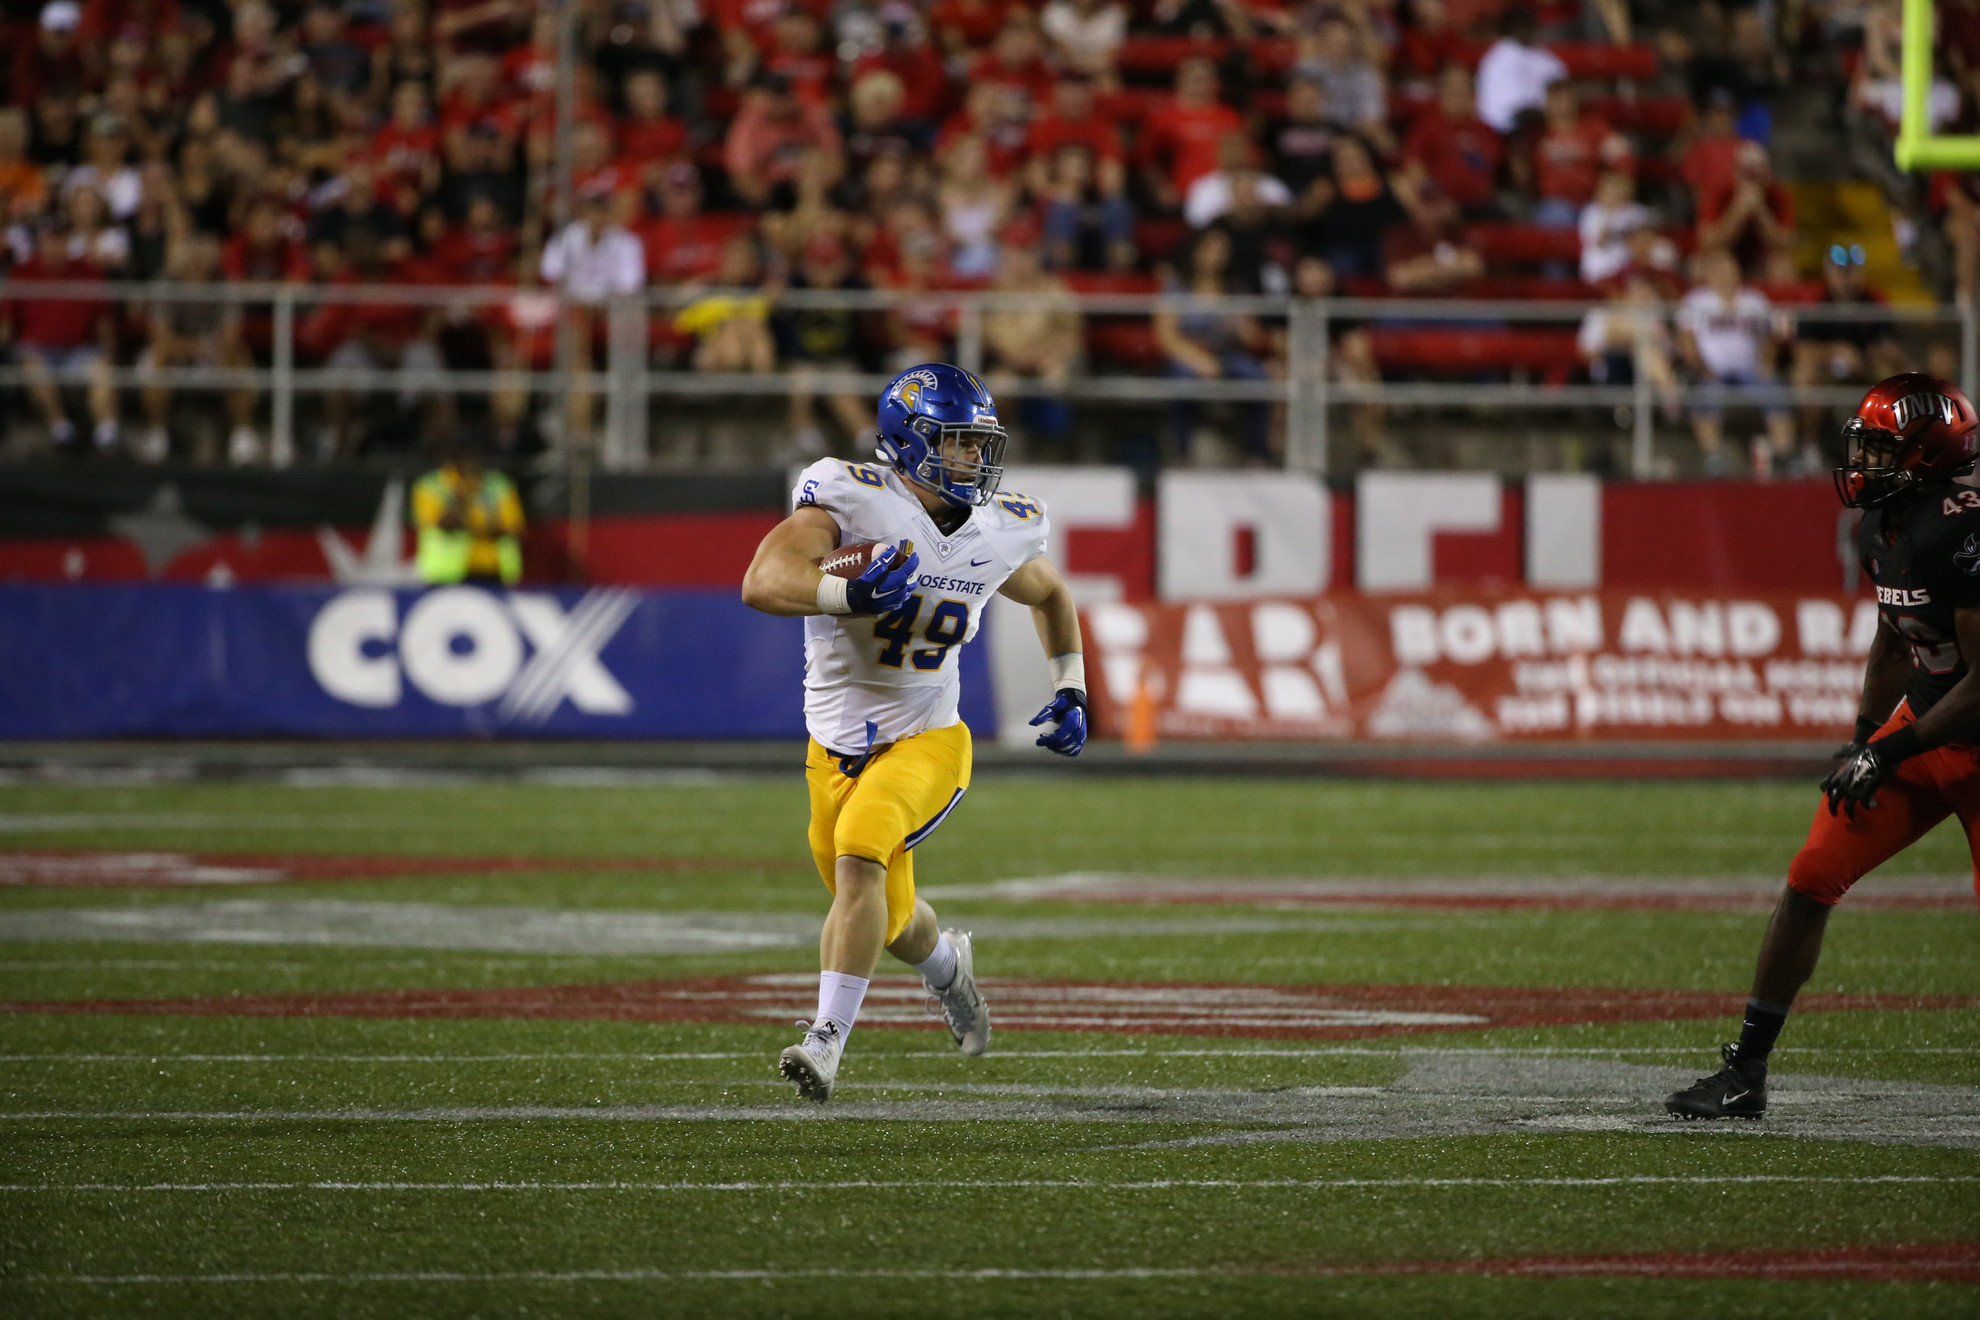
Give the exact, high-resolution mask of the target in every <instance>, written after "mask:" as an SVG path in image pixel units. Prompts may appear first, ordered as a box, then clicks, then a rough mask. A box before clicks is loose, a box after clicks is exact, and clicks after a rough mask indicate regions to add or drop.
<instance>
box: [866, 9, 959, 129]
mask: <svg viewBox="0 0 1980 1320" xmlns="http://www.w3.org/2000/svg"><path fill="white" fill-rule="evenodd" d="M881 71H884V72H887V73H891V74H892V75H894V77H896V78H899V79H900V80H901V92H902V100H901V117H902V118H903V119H905V120H907V121H908V122H909V123H910V124H911V125H913V127H914V129H915V131H916V132H918V133H921V134H924V135H925V134H927V133H929V132H932V131H933V130H934V127H935V125H936V124H937V123H939V122H941V118H942V109H943V102H944V101H945V100H946V99H947V98H948V95H949V72H948V70H947V69H946V68H944V67H943V65H942V56H941V53H940V52H939V51H937V50H936V48H935V43H934V42H932V41H930V40H929V39H928V29H927V27H926V25H924V24H923V23H922V22H920V20H918V19H907V18H902V19H899V20H895V19H889V21H888V22H887V24H886V44H885V45H884V46H882V47H881V48H880V49H879V50H878V51H875V52H873V53H871V54H867V55H862V56H860V57H859V59H858V60H857V61H855V62H854V64H853V67H852V72H851V74H850V75H849V77H850V79H851V83H852V86H853V87H854V88H857V87H858V86H859V84H860V83H861V82H862V81H864V80H865V78H866V76H867V75H868V74H870V73H875V72H881Z"/></svg>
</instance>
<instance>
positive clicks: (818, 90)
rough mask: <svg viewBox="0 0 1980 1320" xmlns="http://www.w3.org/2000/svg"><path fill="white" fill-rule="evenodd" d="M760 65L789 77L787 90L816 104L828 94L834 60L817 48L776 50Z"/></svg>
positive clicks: (829, 92) (835, 66) (770, 71)
mask: <svg viewBox="0 0 1980 1320" xmlns="http://www.w3.org/2000/svg"><path fill="white" fill-rule="evenodd" d="M763 68H764V70H765V71H766V72H769V73H777V74H782V75H783V76H784V77H786V78H789V79H790V80H791V91H792V93H793V94H794V95H796V96H797V98H798V99H799V100H801V101H810V102H812V103H814V104H816V103H819V102H822V101H824V100H825V98H826V97H827V96H829V95H830V94H831V90H832V74H833V72H834V71H836V70H837V68H838V62H837V61H836V60H834V59H833V58H832V57H831V56H830V55H823V54H820V53H819V52H817V51H809V52H803V51H788V50H780V51H778V52H776V53H775V54H773V55H771V56H770V57H769V58H768V59H766V60H764V61H763Z"/></svg>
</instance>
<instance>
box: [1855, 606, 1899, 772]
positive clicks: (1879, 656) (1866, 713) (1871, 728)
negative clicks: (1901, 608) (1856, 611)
mask: <svg viewBox="0 0 1980 1320" xmlns="http://www.w3.org/2000/svg"><path fill="white" fill-rule="evenodd" d="M1910 677H1911V651H1910V650H1909V649H1908V648H1907V647H1906V646H1905V644H1904V637H1903V636H1902V635H1901V634H1900V633H1899V632H1898V630H1897V629H1896V628H1893V627H1892V626H1891V624H1890V621H1889V620H1888V619H1886V618H1884V617H1883V616H1882V615H1878V616H1877V632H1876V635H1875V636H1873V637H1872V638H1871V639H1870V655H1869V658H1868V660H1866V661H1865V663H1864V666H1863V696H1862V699H1861V700H1859V701H1858V702H1857V705H1856V733H1855V734H1854V735H1853V736H1852V737H1851V738H1850V741H1849V745H1848V746H1847V747H1845V748H1843V750H1842V751H1841V753H1840V755H1841V756H1844V757H1848V756H1854V755H1855V754H1856V752H1857V751H1858V750H1859V749H1860V748H1862V747H1863V746H1864V745H1865V744H1867V743H1868V742H1869V741H1870V739H1871V738H1872V737H1874V736H1876V733H1877V730H1879V729H1881V728H1883V727H1884V721H1885V720H1887V719H1889V718H1890V717H1891V712H1892V711H1894V710H1896V709H1897V704H1898V702H1900V701H1902V700H1903V699H1904V685H1905V682H1906V681H1907V680H1908V679H1909V678H1910Z"/></svg>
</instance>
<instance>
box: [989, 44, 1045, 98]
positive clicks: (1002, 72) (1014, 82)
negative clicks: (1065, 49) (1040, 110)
mask: <svg viewBox="0 0 1980 1320" xmlns="http://www.w3.org/2000/svg"><path fill="white" fill-rule="evenodd" d="M968 79H969V82H970V83H971V84H972V85H974V84H976V83H1002V84H1003V85H1004V86H1006V87H1015V88H1017V89H1018V90H1019V91H1021V92H1023V93H1024V94H1025V95H1026V96H1028V97H1030V98H1031V103H1032V104H1033V105H1043V104H1045V103H1046V102H1047V101H1048V100H1049V99H1050V98H1051V95H1052V84H1053V83H1055V82H1057V81H1058V79H1057V78H1056V77H1054V76H1053V73H1052V66H1051V65H1049V64H1047V63H1046V62H1045V61H1044V59H1043V58H1039V59H1033V60H1027V61H1025V62H1024V63H1022V64H1006V63H1004V62H1003V61H1002V60H1000V59H998V58H997V56H996V54H995V52H989V51H986V52H985V53H984V54H981V55H978V56H977V57H976V58H975V59H973V60H971V61H970V62H969V74H968Z"/></svg>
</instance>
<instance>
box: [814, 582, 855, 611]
mask: <svg viewBox="0 0 1980 1320" xmlns="http://www.w3.org/2000/svg"><path fill="white" fill-rule="evenodd" d="M850 586H852V583H850V582H848V581H846V580H845V579H844V578H842V577H833V576H832V575H831V574H830V573H827V574H826V575H825V576H824V577H821V578H819V579H818V612H819V613H820V614H851V613H852V603H851V602H850V601H849V600H847V598H846V589H847V588H848V587H850Z"/></svg>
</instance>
